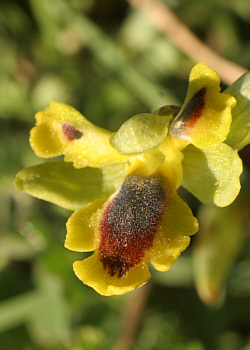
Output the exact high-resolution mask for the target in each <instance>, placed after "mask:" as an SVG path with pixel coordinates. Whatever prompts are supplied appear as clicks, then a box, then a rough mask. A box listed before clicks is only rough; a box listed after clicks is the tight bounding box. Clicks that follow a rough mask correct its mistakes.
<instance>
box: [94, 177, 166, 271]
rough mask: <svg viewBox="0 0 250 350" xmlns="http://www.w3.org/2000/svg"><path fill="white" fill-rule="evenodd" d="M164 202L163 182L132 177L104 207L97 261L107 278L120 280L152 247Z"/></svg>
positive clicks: (162, 179) (150, 178) (161, 178)
mask: <svg viewBox="0 0 250 350" xmlns="http://www.w3.org/2000/svg"><path fill="white" fill-rule="evenodd" d="M165 203H166V191H165V180H164V178H163V177H162V175H161V174H159V173H157V174H153V175H151V176H149V177H146V176H142V175H137V174H131V175H129V176H127V178H126V179H125V180H124V182H123V184H122V186H121V188H120V190H119V192H118V193H117V194H116V196H115V197H114V198H113V199H112V200H111V202H110V203H109V205H108V206H107V207H106V208H105V210H104V213H103V217H102V219H101V222H100V231H101V240H100V245H99V255H100V260H101V262H102V264H103V266H104V268H105V269H107V270H108V273H109V274H110V276H114V275H117V277H119V278H121V277H123V276H124V275H125V274H126V272H127V271H128V270H129V269H131V268H132V267H133V266H135V265H137V264H138V263H140V262H141V261H142V260H143V257H144V255H145V252H146V251H147V250H148V249H149V248H151V247H152V246H153V241H154V237H155V233H156V230H157V228H158V227H159V224H160V221H161V218H162V214H163V209H164V205H165Z"/></svg>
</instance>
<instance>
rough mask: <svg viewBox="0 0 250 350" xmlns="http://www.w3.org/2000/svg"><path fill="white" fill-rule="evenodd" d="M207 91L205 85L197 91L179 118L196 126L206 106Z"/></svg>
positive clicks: (189, 124) (190, 125)
mask: <svg viewBox="0 0 250 350" xmlns="http://www.w3.org/2000/svg"><path fill="white" fill-rule="evenodd" d="M205 93H206V88H205V87H203V88H202V89H200V90H199V91H198V92H196V94H194V96H193V97H192V98H191V99H190V101H188V103H187V104H186V106H185V107H184V109H183V110H182V112H181V114H180V115H179V118H180V119H182V121H184V122H185V121H188V126H189V127H192V126H194V124H195V123H196V122H197V120H198V119H199V118H200V116H201V114H202V111H203V109H204V108H205Z"/></svg>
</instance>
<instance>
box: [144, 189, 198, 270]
mask: <svg viewBox="0 0 250 350" xmlns="http://www.w3.org/2000/svg"><path fill="white" fill-rule="evenodd" d="M197 231H198V223H197V220H196V218H195V217H194V216H193V214H192V212H191V210H190V208H189V207H188V205H187V204H186V203H185V202H184V201H183V200H182V199H181V198H180V197H179V196H178V195H177V194H173V195H172V196H171V197H170V198H169V199H168V204H167V207H166V209H165V212H164V217H163V220H162V223H161V228H160V230H158V232H157V234H156V237H155V241H154V245H153V247H152V248H151V249H150V251H149V256H148V258H149V261H150V263H151V264H152V265H153V266H154V268H155V269H156V270H159V271H167V270H168V269H169V268H170V267H171V266H172V265H173V264H174V262H175V261H176V259H177V258H178V256H179V255H180V254H181V252H182V251H183V250H185V249H186V248H187V247H188V245H189V242H190V237H189V236H190V235H193V234H194V233H196V232H197Z"/></svg>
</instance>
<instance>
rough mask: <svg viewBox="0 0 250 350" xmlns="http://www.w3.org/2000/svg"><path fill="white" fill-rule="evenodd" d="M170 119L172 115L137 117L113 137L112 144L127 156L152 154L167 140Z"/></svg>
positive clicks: (144, 114) (111, 138)
mask: <svg viewBox="0 0 250 350" xmlns="http://www.w3.org/2000/svg"><path fill="white" fill-rule="evenodd" d="M170 119H172V115H168V116H162V115H153V114H148V113H143V114H138V115H135V116H134V117H132V118H130V119H129V120H127V121H126V122H125V123H124V124H123V125H122V126H121V127H120V129H119V130H118V131H117V132H116V133H114V134H112V135H111V137H110V144H111V146H112V147H113V148H115V149H116V150H117V152H118V153H120V154H122V155H126V156H136V155H140V154H144V153H148V152H152V151H153V150H154V149H156V148H157V147H158V146H159V145H160V144H161V143H162V142H163V141H164V139H165V138H166V136H167V134H168V125H169V121H170Z"/></svg>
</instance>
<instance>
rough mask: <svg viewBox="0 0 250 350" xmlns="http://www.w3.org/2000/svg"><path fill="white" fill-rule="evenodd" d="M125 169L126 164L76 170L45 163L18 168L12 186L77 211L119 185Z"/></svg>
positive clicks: (114, 189)
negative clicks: (18, 170)
mask: <svg viewBox="0 0 250 350" xmlns="http://www.w3.org/2000/svg"><path fill="white" fill-rule="evenodd" d="M126 169H127V165H126V164H112V165H107V166H104V167H102V168H83V169H75V168H74V167H73V165H72V163H65V162H63V161H57V162H46V163H42V164H39V165H35V166H31V167H29V168H26V169H23V170H21V171H20V172H19V173H18V174H17V176H16V179H15V182H14V185H15V187H16V188H17V189H19V190H21V191H24V192H26V193H28V194H30V195H32V196H33V197H36V198H40V199H43V200H46V201H48V202H51V203H54V204H57V205H59V206H61V207H63V208H66V209H70V210H76V209H78V208H80V207H82V206H85V205H87V204H89V203H91V202H93V201H94V200H96V199H102V198H106V197H109V196H110V195H111V194H112V193H113V192H114V191H116V190H117V188H118V187H119V186H120V185H121V183H122V181H123V179H124V176H125V173H126Z"/></svg>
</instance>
